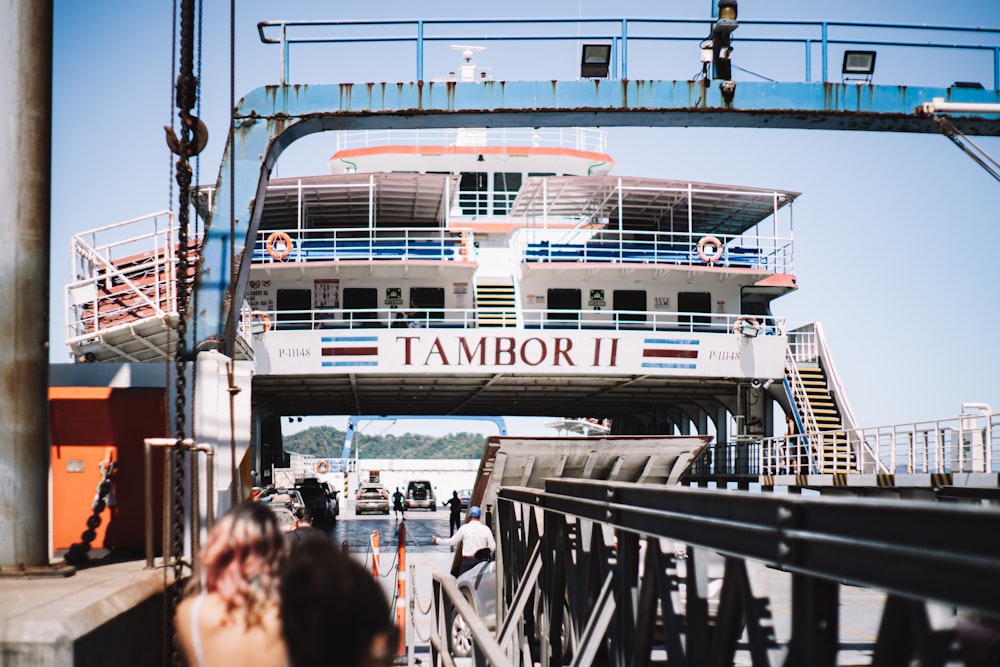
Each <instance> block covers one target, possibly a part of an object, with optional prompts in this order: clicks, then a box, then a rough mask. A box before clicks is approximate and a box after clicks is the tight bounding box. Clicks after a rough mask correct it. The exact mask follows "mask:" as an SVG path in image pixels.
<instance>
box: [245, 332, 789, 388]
mask: <svg viewBox="0 0 1000 667" xmlns="http://www.w3.org/2000/svg"><path fill="white" fill-rule="evenodd" d="M480 331H481V330H480ZM786 344H787V339H786V337H785V336H783V335H767V336H759V337H756V338H747V337H745V336H741V335H737V334H732V333H693V332H662V331H661V332H651V331H524V330H513V331H509V332H507V331H504V332H503V333H500V332H499V331H498V332H497V333H480V332H479V331H471V330H461V331H455V332H450V331H447V330H440V329H439V330H414V329H408V330H407V331H406V332H401V331H393V330H383V331H371V330H369V331H344V332H333V331H329V330H325V331H324V330H315V331H272V332H270V333H269V334H267V335H266V336H262V337H260V339H259V340H257V341H255V344H254V353H255V356H256V359H257V369H258V372H259V373H264V374H272V375H284V374H288V375H301V374H329V373H337V372H345V373H365V372H371V373H386V372H397V373H404V374H405V373H407V372H412V373H427V372H429V371H430V372H432V371H435V370H437V371H444V372H448V373H483V372H493V373H545V374H559V375H574V374H580V373H585V374H592V373H598V374H600V373H615V374H619V373H622V372H627V373H643V374H648V375H686V376H707V377H747V378H761V379H764V378H780V377H781V376H782V374H783V373H784V358H785V346H786Z"/></svg>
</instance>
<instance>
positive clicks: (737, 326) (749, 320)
mask: <svg viewBox="0 0 1000 667" xmlns="http://www.w3.org/2000/svg"><path fill="white" fill-rule="evenodd" d="M744 322H746V323H747V324H749V325H750V326H752V327H753V328H754V329H756V330H757V333H760V322H758V321H757V318H755V317H739V318H737V319H736V323H735V324H733V333H734V334H739V333H743V332H742V331H741V330H740V327H741V326H742V325H743V323H744ZM755 335H756V334H755Z"/></svg>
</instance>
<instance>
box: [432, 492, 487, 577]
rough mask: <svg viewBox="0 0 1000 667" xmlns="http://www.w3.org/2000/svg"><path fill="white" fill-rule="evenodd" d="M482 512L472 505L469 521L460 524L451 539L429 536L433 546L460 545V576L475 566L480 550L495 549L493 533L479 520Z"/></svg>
mask: <svg viewBox="0 0 1000 667" xmlns="http://www.w3.org/2000/svg"><path fill="white" fill-rule="evenodd" d="M481 514H482V510H480V509H479V507H477V506H475V505H473V506H472V507H470V508H469V520H468V521H467V522H465V523H464V524H462V527H461V528H459V529H458V530H456V531H455V534H454V535H452V536H451V537H438V536H437V535H431V541H432V542H433V543H434V544H441V545H444V546H446V547H450V546H454V545H456V544H458V543H459V542H461V543H462V563H461V565H460V566H459V568H458V573H459V574H461V573H463V572H465V571H466V570H468V569H469V568H470V567H472V566H473V565H475V564H476V552H477V551H479V550H480V549H489V550H490V551H493V550H494V549H496V548H497V543H496V540H494V539H493V532H492V531H491V530H490V529H489V528H487V527H486V526H484V525H483V523H482V522H481V521H480V520H479V518H480V515H481Z"/></svg>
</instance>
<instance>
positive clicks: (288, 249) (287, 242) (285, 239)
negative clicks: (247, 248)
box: [264, 232, 292, 260]
mask: <svg viewBox="0 0 1000 667" xmlns="http://www.w3.org/2000/svg"><path fill="white" fill-rule="evenodd" d="M279 241H280V242H281V244H282V245H283V246H284V249H283V250H278V249H277V248H275V247H274V246H275V245H277V243H278V242H279ZM264 248H265V249H267V254H269V255H270V256H271V257H273V258H275V259H277V260H282V259H284V258H286V257H288V256H289V255H290V254H291V253H292V237H291V236H289V235H288V234H286V233H285V232H274V233H273V234H271V235H270V236H268V237H267V241H266V242H265V243H264Z"/></svg>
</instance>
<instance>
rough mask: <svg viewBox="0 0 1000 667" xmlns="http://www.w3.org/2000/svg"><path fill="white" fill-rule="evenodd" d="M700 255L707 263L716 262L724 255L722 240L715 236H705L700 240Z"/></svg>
mask: <svg viewBox="0 0 1000 667" xmlns="http://www.w3.org/2000/svg"><path fill="white" fill-rule="evenodd" d="M698 257H701V261H703V262H705V263H706V264H714V263H715V262H716V260H718V259H719V258H720V257H722V241H720V240H719V239H718V238H716V237H714V236H703V237H702V238H701V240H700V241H698Z"/></svg>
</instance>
